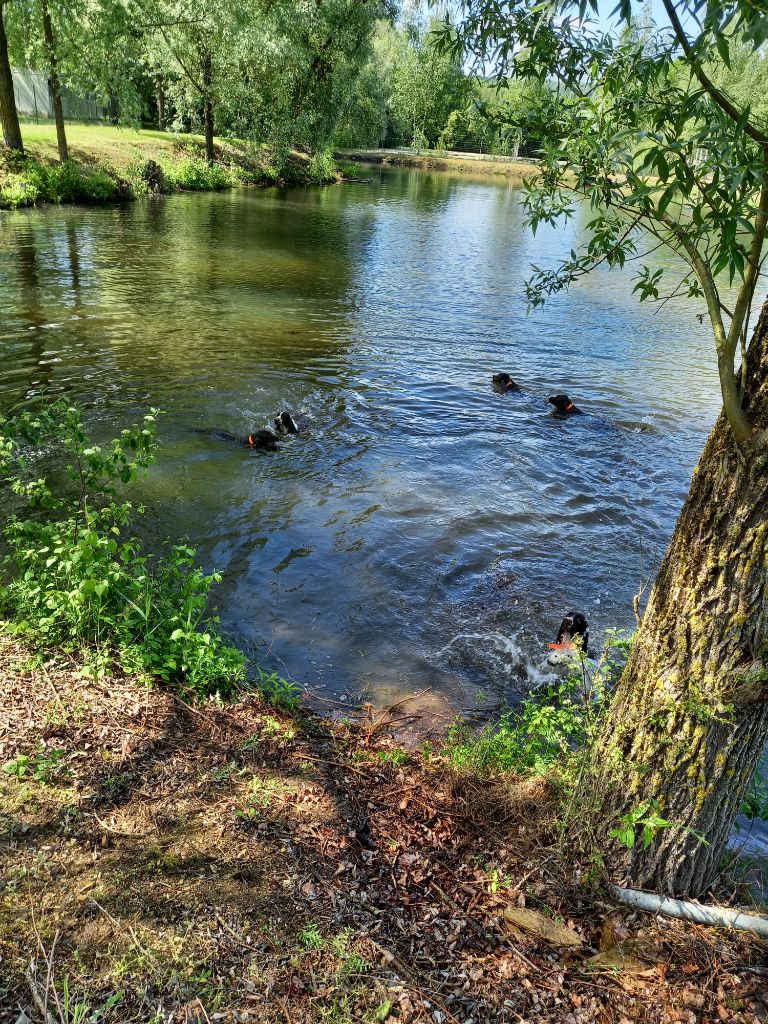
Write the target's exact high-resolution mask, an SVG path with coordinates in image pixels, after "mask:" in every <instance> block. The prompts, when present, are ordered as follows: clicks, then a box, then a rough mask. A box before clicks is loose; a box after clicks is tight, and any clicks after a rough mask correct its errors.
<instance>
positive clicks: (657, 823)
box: [608, 800, 672, 850]
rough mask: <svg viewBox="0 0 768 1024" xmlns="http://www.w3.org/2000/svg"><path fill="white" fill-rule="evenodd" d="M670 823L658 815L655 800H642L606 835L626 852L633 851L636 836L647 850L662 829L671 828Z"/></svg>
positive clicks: (623, 815)
mask: <svg viewBox="0 0 768 1024" xmlns="http://www.w3.org/2000/svg"><path fill="white" fill-rule="evenodd" d="M671 827H672V822H671V821H667V819H666V818H663V817H662V816H661V814H660V813H659V805H658V804H657V803H656V801H655V800H644V801H643V802H642V803H641V804H638V806H637V807H633V808H632V810H630V811H627V813H626V814H622V816H621V817H620V818H619V824H618V825H617V826H616V828H612V829H610V830H609V832H608V835H609V836H611V837H612V838H613V839H618V841H619V842H620V843H621V845H622V846H625V847H626V848H627V849H628V850H631V849H633V847H634V845H635V842H636V841H637V837H638V834H639V835H640V836H641V837H642V843H643V849H644V850H647V849H648V847H649V846H650V845H651V843H652V842H653V837H654V836H655V835H656V833H657V832H658V831H659V829H663V828H671Z"/></svg>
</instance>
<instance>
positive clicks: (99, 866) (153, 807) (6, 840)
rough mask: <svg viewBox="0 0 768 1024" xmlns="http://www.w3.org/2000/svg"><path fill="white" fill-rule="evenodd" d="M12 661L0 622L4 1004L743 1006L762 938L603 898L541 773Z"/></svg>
mask: <svg viewBox="0 0 768 1024" xmlns="http://www.w3.org/2000/svg"><path fill="white" fill-rule="evenodd" d="M29 666H30V662H29V659H28V657H27V656H26V655H25V652H24V651H23V649H22V648H21V647H19V645H18V644H16V643H15V642H13V641H11V640H8V639H0V765H3V766H4V767H3V768H2V770H0V848H1V851H2V852H1V854H0V856H1V861H0V1021H2V1022H3V1024H5V1022H6V1021H8V1022H11V1024H29V1022H43V1021H45V1022H46V1024H86V1022H95V1021H104V1022H136V1024H139V1022H141V1024H147V1022H150V1021H151V1022H155V1024H160V1022H168V1024H171V1022H173V1024H182V1022H185V1024H189V1022H199V1024H212V1022H214V1021H224V1022H233V1024H234V1022H250V1021H259V1022H281V1024H304V1022H307V1024H309V1022H317V1024H320V1022H326V1024H351V1022H354V1024H357V1022H359V1021H367V1022H371V1024H373V1022H379V1024H384V1022H390V1024H401V1022H402V1024H405V1022H430V1024H457V1022H459V1024H486V1022H527V1024H544V1022H555V1021H556V1022H562V1024H613V1022H616V1024H626V1022H629V1021H647V1022H653V1024H661V1022H666V1021H683V1022H686V1024H696V1022H705V1021H725V1022H750V1024H753V1022H757V1021H761V1022H762V1021H768V948H767V947H766V945H765V944H761V943H760V942H758V941H757V940H755V939H753V938H750V937H747V936H743V935H736V934H732V933H726V932H717V931H713V930H711V929H704V928H699V927H695V926H692V925H690V924H684V923H680V922H671V921H667V920H662V919H656V918H653V917H650V916H647V915H640V914H636V913H633V912H629V911H627V910H626V909H622V908H619V907H617V906H616V905H615V904H614V903H612V902H611V900H610V898H609V897H608V896H607V895H606V892H605V889H603V888H601V887H600V885H599V883H598V880H597V878H596V877H594V876H595V875H596V873H595V872H594V871H591V870H590V865H589V863H586V864H585V863H576V862H574V861H573V860H572V859H571V858H569V855H568V850H566V849H563V848H562V844H561V843H560V842H559V840H558V833H557V827H556V815H555V809H556V800H555V797H554V794H553V792H552V791H551V788H550V785H549V784H548V783H547V781H545V780H541V779H539V780H533V781H531V780H528V781H521V780H514V779H508V778H507V779H504V778H499V779H493V780H487V779H477V778H472V777H470V776H458V775H456V774H455V773H453V772H452V770H451V769H450V768H449V767H448V766H447V765H446V764H445V763H444V762H443V761H442V760H441V758H440V756H439V755H438V754H435V753H434V752H432V751H430V749H428V748H427V749H425V750H424V751H421V752H419V753H415V752H410V753H408V752H406V751H404V750H402V749H401V748H399V747H397V746H395V745H394V741H393V740H392V738H391V736H390V735H389V731H390V730H389V722H390V719H389V717H388V716H387V713H386V712H383V713H382V712H378V713H375V714H373V713H372V714H371V715H369V716H368V718H367V719H366V718H365V717H362V719H361V721H359V722H358V723H357V724H353V725H349V724H343V723H340V722H332V721H326V720H321V719H319V718H317V717H315V716H313V715H310V714H308V713H307V714H305V713H302V712H293V713H290V714H289V713H286V712H280V711H277V710H275V709H274V708H273V707H271V706H270V705H268V704H266V703H264V702H263V701H262V700H261V699H260V698H258V697H255V696H244V697H243V698H242V700H240V701H238V702H235V703H232V704H228V705H219V704H216V703H215V702H213V701H211V702H209V703H206V704H204V705H198V706H194V707H192V706H189V705H187V704H185V703H183V702H182V701H180V700H179V699H178V698H176V697H174V696H173V695H171V694H170V693H169V692H167V691H164V690H162V689H151V690H150V689H146V688H142V687H140V686H139V685H138V684H137V683H136V682H135V681H134V680H131V679H129V678H125V679H105V680H101V681H99V682H95V681H93V680H92V679H88V678H84V677H82V676H81V675H79V674H78V672H77V671H76V667H75V666H72V665H69V664H66V663H64V662H61V661H60V662H58V663H53V662H51V663H48V664H47V665H45V666H41V667H37V668H30V667H29ZM393 717H394V716H393ZM521 911H527V912H528V913H527V915H526V914H525V913H521ZM78 1014H79V1015H78Z"/></svg>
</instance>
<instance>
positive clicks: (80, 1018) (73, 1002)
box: [51, 975, 125, 1024]
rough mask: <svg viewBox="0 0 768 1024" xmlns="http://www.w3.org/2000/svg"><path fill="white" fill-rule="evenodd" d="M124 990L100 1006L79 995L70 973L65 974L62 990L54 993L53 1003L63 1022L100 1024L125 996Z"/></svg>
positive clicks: (70, 1023) (69, 1023)
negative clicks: (71, 985) (74, 987)
mask: <svg viewBox="0 0 768 1024" xmlns="http://www.w3.org/2000/svg"><path fill="white" fill-rule="evenodd" d="M124 994H125V993H124V992H123V991H122V990H121V991H119V992H114V993H113V994H112V995H111V996H108V997H107V999H105V1000H104V1002H103V1003H101V1004H100V1005H98V1006H94V1004H93V1003H92V1002H91V1001H90V999H88V998H86V997H85V996H81V997H78V996H76V995H75V994H74V992H72V991H71V989H70V981H69V975H65V977H64V980H63V982H62V984H61V992H60V993H59V992H56V991H55V990H54V991H53V993H52V997H53V998H52V1000H51V1003H52V1005H54V1006H55V1007H56V1010H57V1011H58V1016H59V1020H60V1021H61V1024H98V1022H99V1021H104V1020H105V1019H106V1018H107V1016H108V1015H109V1012H110V1010H112V1009H113V1008H114V1007H115V1006H116V1005H117V1004H118V1003H119V1002H120V1000H121V999H122V998H123V996H124Z"/></svg>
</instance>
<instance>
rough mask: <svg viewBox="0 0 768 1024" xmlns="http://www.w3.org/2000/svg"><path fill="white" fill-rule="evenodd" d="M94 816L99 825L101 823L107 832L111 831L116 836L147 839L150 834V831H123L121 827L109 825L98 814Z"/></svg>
mask: <svg viewBox="0 0 768 1024" xmlns="http://www.w3.org/2000/svg"><path fill="white" fill-rule="evenodd" d="M93 817H94V818H95V819H96V821H97V822H98V823H99V825H101V827H102V828H103V829H104V831H105V832H111V833H112V835H115V836H124V837H125V838H126V839H146V837H147V836H148V835H150V833H149V832H123V831H122V830H121V829H119V828H113V827H112V826H111V825H108V824H107V823H106V822H105V821H102V820H101V818H100V817H99V816H98V814H95V813H94V815H93Z"/></svg>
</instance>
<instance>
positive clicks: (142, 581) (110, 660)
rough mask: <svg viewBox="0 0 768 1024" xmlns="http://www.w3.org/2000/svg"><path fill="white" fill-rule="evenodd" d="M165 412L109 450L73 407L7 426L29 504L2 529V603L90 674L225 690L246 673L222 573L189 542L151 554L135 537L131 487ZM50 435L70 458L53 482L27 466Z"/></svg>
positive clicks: (4, 437)
mask: <svg viewBox="0 0 768 1024" xmlns="http://www.w3.org/2000/svg"><path fill="white" fill-rule="evenodd" d="M156 419H157V412H156V411H153V412H152V413H150V414H148V415H147V416H145V417H144V419H143V421H142V422H141V423H139V424H136V425H134V426H131V427H129V428H127V429H125V430H123V431H122V432H121V434H120V435H119V437H117V438H115V439H114V440H112V441H111V442H110V443H109V444H107V445H104V446H100V445H95V444H93V443H92V442H91V441H90V439H89V438H88V436H87V434H86V432H85V429H84V425H83V419H82V413H81V412H80V410H79V409H78V408H77V407H74V406H67V405H66V403H63V402H60V403H57V404H55V405H53V406H51V407H49V408H47V409H45V410H43V411H41V412H39V413H37V414H34V413H24V414H22V415H20V416H18V417H16V418H15V419H13V420H5V421H0V476H1V477H2V479H3V480H4V482H5V483H6V484H7V485H8V486H9V487H10V489H11V490H12V491H13V492H14V494H16V495H17V497H18V499H19V500H20V502H21V505H22V511H17V513H16V514H12V515H10V516H9V517H8V519H7V521H6V523H5V525H4V528H3V534H4V536H5V539H6V542H7V544H8V547H9V554H8V555H7V556H6V557H5V559H4V561H3V572H4V578H5V586H4V588H3V590H2V592H1V593H0V608H2V611H3V613H4V614H5V615H6V616H8V617H9V618H10V620H11V623H10V625H11V628H12V629H13V630H14V631H15V632H17V633H19V634H21V635H23V636H24V637H25V638H27V640H28V641H29V642H30V643H31V644H32V645H33V646H37V647H38V648H41V649H45V648H51V647H61V648H63V649H65V650H67V651H70V652H77V653H78V654H80V655H81V656H83V657H84V659H85V662H86V665H87V666H88V667H89V668H90V669H91V670H92V671H95V672H99V673H100V672H105V671H107V670H110V669H113V668H115V667H120V668H122V669H124V670H126V671H129V672H137V673H139V674H141V675H142V676H143V677H145V678H147V679H151V678H154V677H159V678H160V679H163V680H166V681H168V682H170V683H176V684H178V685H180V686H181V687H183V688H184V689H186V690H190V691H194V692H196V693H205V692H209V691H212V690H226V689H228V688H231V687H232V686H233V685H236V684H237V683H238V682H240V681H241V680H242V679H244V674H245V672H244V666H245V662H244V658H243V656H242V654H241V653H240V652H239V651H237V650H236V649H235V648H233V647H231V646H228V645H227V644H226V643H225V642H224V640H223V638H222V636H221V634H220V632H219V621H218V619H217V618H216V617H215V616H211V615H210V614H209V613H208V611H207V605H208V596H209V593H210V590H211V588H212V586H213V585H214V583H217V582H218V581H219V579H220V577H219V576H218V574H216V573H213V574H211V575H206V574H205V573H204V572H203V571H202V569H200V568H199V567H198V566H197V565H196V561H195V551H194V549H193V548H191V547H189V546H188V545H186V544H166V545H165V546H164V550H163V551H162V552H160V553H153V552H149V551H146V550H145V549H144V547H143V545H142V542H141V541H140V540H138V539H137V538H136V537H135V536H133V535H132V534H131V532H130V528H131V523H132V521H133V518H134V516H135V514H136V513H138V512H141V511H142V510H141V509H134V507H133V505H132V504H131V503H130V502H129V501H126V500H125V497H124V494H123V488H124V487H125V485H127V484H130V483H131V482H132V481H134V480H135V479H136V478H137V477H138V476H139V474H140V473H141V472H142V471H144V470H146V469H147V467H149V466H150V465H151V463H152V462H153V461H154V458H155V453H156V443H155V430H156ZM51 437H55V438H56V439H57V445H58V447H59V448H60V449H61V450H63V451H65V452H66V453H67V455H68V457H69V460H70V461H69V465H67V467H66V473H65V474H64V475H63V479H62V480H61V482H60V483H59V484H58V486H57V487H56V488H55V489H54V487H53V486H52V485H49V483H48V481H47V479H46V478H45V477H44V476H41V475H39V473H38V472H37V471H36V470H34V469H33V468H32V467H31V466H30V464H29V459H30V456H31V454H32V451H33V450H34V448H39V446H40V445H41V444H42V443H44V442H45V441H47V440H48V439H49V438H51ZM59 477H61V474H58V475H57V481H58V479H59Z"/></svg>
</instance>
